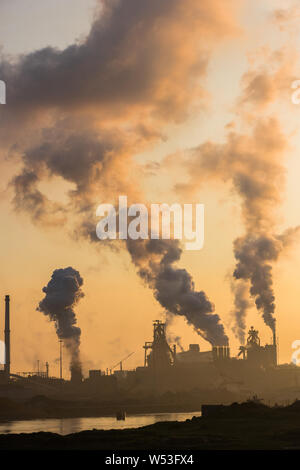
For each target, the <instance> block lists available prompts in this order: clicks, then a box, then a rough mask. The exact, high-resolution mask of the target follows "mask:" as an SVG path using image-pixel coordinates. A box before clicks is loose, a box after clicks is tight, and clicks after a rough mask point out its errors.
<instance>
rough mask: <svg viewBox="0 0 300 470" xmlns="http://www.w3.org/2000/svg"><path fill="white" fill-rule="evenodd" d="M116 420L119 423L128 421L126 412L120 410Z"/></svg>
mask: <svg viewBox="0 0 300 470" xmlns="http://www.w3.org/2000/svg"><path fill="white" fill-rule="evenodd" d="M116 418H117V421H125V419H126V413H125V411H124V410H119V411H117V412H116Z"/></svg>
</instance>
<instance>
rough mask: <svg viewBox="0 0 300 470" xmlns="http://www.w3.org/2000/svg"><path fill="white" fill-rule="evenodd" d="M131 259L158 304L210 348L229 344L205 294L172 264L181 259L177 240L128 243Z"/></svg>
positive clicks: (189, 276)
mask: <svg viewBox="0 0 300 470" xmlns="http://www.w3.org/2000/svg"><path fill="white" fill-rule="evenodd" d="M127 246H128V250H129V253H130V255H131V259H132V261H133V263H134V264H135V266H136V267H137V269H138V273H139V275H140V276H141V278H142V279H143V280H144V281H145V282H146V283H147V284H148V285H149V286H150V287H151V288H152V289H153V291H154V295H155V298H156V299H157V300H158V302H159V303H160V305H161V306H162V307H163V308H164V309H166V310H167V311H168V312H169V313H171V314H173V315H179V316H182V317H184V318H185V320H186V321H187V322H188V324H190V325H192V326H193V327H194V329H195V331H196V332H197V333H198V334H199V335H200V336H202V338H204V339H205V340H207V341H209V342H210V343H211V344H212V345H218V346H223V345H227V344H228V338H227V336H226V334H225V332H224V327H223V325H222V323H221V321H220V317H219V316H218V315H217V314H216V313H214V310H215V307H214V305H213V303H212V302H211V301H210V300H209V299H208V297H207V296H206V294H205V292H203V291H196V290H195V285H194V282H193V279H192V277H191V275H190V274H189V273H188V272H187V271H186V270H185V269H179V268H177V267H176V266H175V263H176V262H177V261H179V259H180V256H181V248H180V244H179V242H178V240H143V241H140V240H138V241H132V240H128V241H127Z"/></svg>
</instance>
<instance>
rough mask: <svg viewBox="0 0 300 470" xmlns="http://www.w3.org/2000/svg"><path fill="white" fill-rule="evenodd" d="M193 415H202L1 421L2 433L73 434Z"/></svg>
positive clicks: (172, 419) (180, 419) (198, 412)
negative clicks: (121, 419)
mask: <svg viewBox="0 0 300 470" xmlns="http://www.w3.org/2000/svg"><path fill="white" fill-rule="evenodd" d="M193 416H201V411H195V412H194V413H156V414H144V415H129V416H126V420H125V421H117V420H116V418H115V416H105V417H102V418H64V419H35V420H32V421H10V422H7V423H0V434H9V433H11V434H19V433H31V432H41V431H44V432H53V433H57V434H62V435H66V434H72V433H74V432H80V431H86V430H90V429H126V428H140V427H142V426H148V425H149V424H154V423H157V422H159V421H185V420H186V419H190V418H192V417H193Z"/></svg>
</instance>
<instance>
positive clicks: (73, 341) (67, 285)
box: [37, 267, 84, 371]
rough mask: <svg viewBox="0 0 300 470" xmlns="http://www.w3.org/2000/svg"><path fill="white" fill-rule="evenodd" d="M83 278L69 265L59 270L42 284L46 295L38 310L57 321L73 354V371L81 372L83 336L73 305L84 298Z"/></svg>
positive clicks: (59, 331)
mask: <svg viewBox="0 0 300 470" xmlns="http://www.w3.org/2000/svg"><path fill="white" fill-rule="evenodd" d="M82 285H83V279H82V277H81V276H80V274H79V272H78V271H76V270H75V269H73V268H71V267H68V268H65V269H56V270H55V271H54V272H53V274H52V276H51V279H50V281H49V282H48V284H47V286H45V287H43V292H44V293H45V297H44V298H43V300H41V302H40V303H39V306H38V308H37V310H38V311H39V312H42V313H43V314H44V315H46V316H48V317H49V319H50V321H53V322H55V328H56V333H57V336H58V338H59V339H60V340H62V341H63V342H64V344H65V346H66V348H67V350H68V351H69V354H70V357H71V370H77V371H81V362H80V349H79V347H80V335H81V330H80V328H78V326H76V324H77V318H76V314H75V311H74V307H75V306H76V304H77V303H78V302H79V300H80V299H81V298H82V297H84V293H83V292H82V290H81V286H82Z"/></svg>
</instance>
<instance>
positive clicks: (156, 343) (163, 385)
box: [0, 295, 300, 398]
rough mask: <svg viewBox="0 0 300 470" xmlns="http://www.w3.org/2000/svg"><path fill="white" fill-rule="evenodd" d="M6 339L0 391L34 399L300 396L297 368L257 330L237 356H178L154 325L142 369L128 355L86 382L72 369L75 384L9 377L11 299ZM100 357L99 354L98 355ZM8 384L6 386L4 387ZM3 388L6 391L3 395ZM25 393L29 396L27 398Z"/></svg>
mask: <svg viewBox="0 0 300 470" xmlns="http://www.w3.org/2000/svg"><path fill="white" fill-rule="evenodd" d="M4 306H5V309H4V339H5V364H4V365H3V366H2V370H0V385H1V387H2V384H3V387H4V388H5V386H7V385H8V387H10V388H9V390H12V389H13V387H14V386H16V385H18V387H19V388H20V387H21V388H22V387H23V390H25V389H26V390H27V391H28V390H32V393H33V394H34V393H35V394H36V393H37V391H39V393H45V394H48V393H49V394H51V393H57V392H59V393H66V394H72V393H73V394H74V395H76V394H80V395H81V394H84V395H85V396H88V395H89V396H93V397H98V398H101V397H103V398H109V397H113V396H117V395H118V394H119V393H120V392H122V391H124V392H126V393H127V394H128V393H134V394H138V393H139V392H141V393H155V394H159V393H164V392H167V391H190V390H195V389H196V390H200V391H201V390H204V391H206V393H207V396H209V393H210V391H211V392H213V391H216V390H218V391H224V393H225V391H226V390H233V389H234V390H235V391H236V393H237V394H238V395H237V396H241V398H245V397H249V396H250V395H251V394H254V393H258V394H264V393H269V394H270V393H273V392H275V391H280V390H283V389H286V388H289V389H291V390H292V389H293V390H295V391H296V390H297V387H298V384H300V369H299V368H298V367H296V366H295V365H293V364H287V365H278V364H277V344H276V334H275V331H274V334H273V342H272V344H266V345H262V344H261V342H260V338H259V333H258V331H257V330H255V329H254V328H253V327H251V328H250V330H249V332H248V337H247V341H246V344H245V345H241V346H240V348H239V351H238V354H237V356H232V353H231V351H230V348H229V346H217V345H215V346H213V347H212V348H210V349H209V350H206V351H202V350H201V349H200V346H199V344H190V345H189V347H188V349H187V350H186V351H184V350H183V351H180V352H177V351H176V345H171V344H169V342H168V340H167V333H166V324H165V323H164V322H162V321H160V320H155V321H154V322H153V338H152V341H147V342H146V343H144V345H143V348H144V364H143V365H142V366H140V367H137V368H136V369H134V370H125V369H124V364H123V362H125V361H126V360H127V359H128V358H129V357H130V356H131V355H132V354H133V353H130V354H129V355H127V356H126V357H125V358H123V359H122V360H121V361H119V362H118V363H117V364H115V365H114V366H113V367H111V368H110V369H109V368H108V369H106V370H105V371H101V370H90V371H89V375H88V377H86V378H84V377H83V376H82V373H81V368H76V367H74V366H72V365H71V367H70V370H71V380H69V381H66V380H63V378H62V376H61V378H60V379H59V378H55V377H50V376H49V365H48V363H47V365H46V372H41V371H38V372H36V373H17V374H15V373H14V374H13V373H11V369H10V366H11V354H10V353H11V350H10V298H9V296H8V295H6V296H5V304H4ZM100 354H101V351H99V355H100ZM5 384H6V385H5ZM4 388H3V389H4ZM24 393H25V392H24Z"/></svg>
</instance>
